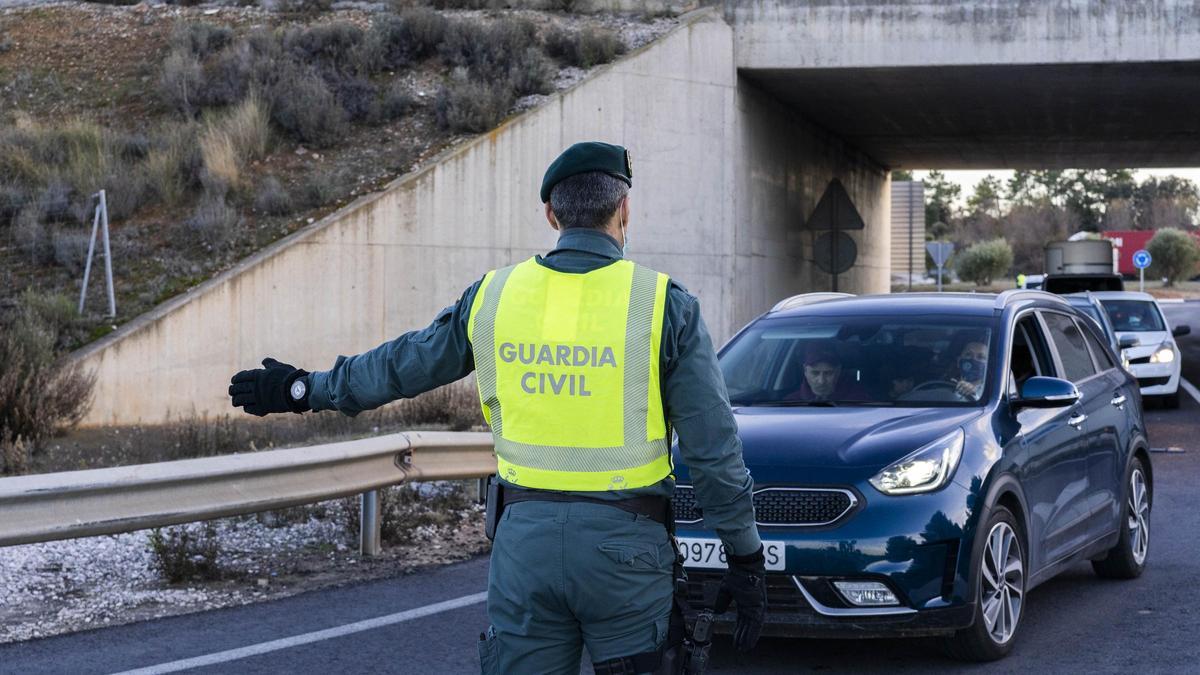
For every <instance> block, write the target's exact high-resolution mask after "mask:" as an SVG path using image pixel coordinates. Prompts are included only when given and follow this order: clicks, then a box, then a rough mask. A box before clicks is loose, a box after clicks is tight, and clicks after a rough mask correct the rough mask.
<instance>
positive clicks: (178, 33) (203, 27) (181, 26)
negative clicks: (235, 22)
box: [170, 21, 233, 59]
mask: <svg viewBox="0 0 1200 675" xmlns="http://www.w3.org/2000/svg"><path fill="white" fill-rule="evenodd" d="M232 42H233V29H232V28H229V27H228V26H215V25H213V24H211V23H206V22H203V21H197V22H187V23H178V24H176V25H175V27H174V28H173V29H172V30H171V38H170V45H171V51H172V52H177V53H184V54H191V55H193V56H195V57H197V58H200V59H203V58H204V57H206V56H208V55H209V54H214V53H216V52H219V51H221V50H222V49H224V48H225V47H227V46H229V45H230V44H231V43H232Z"/></svg>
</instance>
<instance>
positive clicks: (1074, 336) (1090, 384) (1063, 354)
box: [1040, 310, 1115, 555]
mask: <svg viewBox="0 0 1200 675" xmlns="http://www.w3.org/2000/svg"><path fill="white" fill-rule="evenodd" d="M1040 314H1041V315H1042V320H1043V322H1044V325H1045V327H1046V334H1047V335H1048V336H1049V337H1050V344H1051V346H1053V348H1054V352H1055V355H1056V356H1057V359H1056V360H1057V363H1058V366H1059V373H1060V375H1059V377H1061V378H1063V379H1065V380H1070V381H1071V382H1072V383H1073V384H1074V385H1075V386H1076V387H1078V388H1079V394H1080V397H1079V401H1078V402H1077V403H1076V404H1075V405H1074V406H1071V408H1070V415H1069V417H1068V418H1067V425H1068V426H1069V427H1070V428H1071V429H1073V431H1074V433H1075V434H1076V436H1077V438H1078V443H1079V445H1080V448H1079V450H1078V451H1077V452H1078V455H1079V464H1080V466H1079V473H1080V474H1082V481H1081V482H1078V483H1077V482H1076V481H1079V480H1080V479H1079V478H1078V474H1077V475H1075V476H1074V477H1073V478H1072V481H1071V482H1068V483H1065V484H1064V486H1063V490H1064V493H1063V495H1062V496H1063V498H1064V499H1065V500H1067V501H1069V502H1070V503H1071V504H1072V505H1073V507H1072V508H1073V509H1075V510H1076V511H1077V512H1078V514H1079V517H1080V518H1081V519H1082V522H1081V523H1079V524H1078V526H1075V524H1073V526H1072V528H1071V532H1070V535H1069V536H1068V537H1066V540H1065V541H1064V542H1063V544H1064V547H1065V548H1064V550H1063V551H1061V552H1060V553H1061V554H1063V555H1065V554H1067V553H1070V552H1072V551H1073V550H1074V549H1076V548H1078V547H1080V546H1083V545H1085V544H1087V543H1088V541H1090V540H1091V537H1092V536H1093V530H1094V525H1095V519H1096V508H1097V495H1096V493H1097V491H1102V490H1104V489H1107V488H1108V481H1107V480H1104V481H1100V483H1099V484H1098V485H1097V484H1096V483H1095V482H1094V481H1093V476H1092V475H1091V474H1090V473H1089V465H1090V463H1091V461H1092V457H1093V456H1094V455H1097V454H1103V453H1104V452H1105V450H1106V448H1107V449H1108V450H1110V451H1111V450H1112V448H1113V447H1115V446H1114V444H1113V443H1112V442H1111V440H1106V437H1107V434H1106V433H1105V428H1106V425H1107V426H1108V428H1110V429H1111V425H1109V423H1110V422H1111V417H1110V416H1109V414H1108V411H1109V410H1110V409H1111V408H1112V405H1111V404H1110V401H1111V400H1112V398H1113V396H1112V386H1111V384H1110V382H1109V381H1108V379H1107V378H1106V377H1105V376H1104V375H1103V374H1102V373H1098V372H1097V371H1096V365H1095V362H1094V361H1093V360H1092V355H1091V352H1090V351H1089V350H1088V347H1087V342H1086V341H1085V339H1084V337H1083V331H1082V330H1081V329H1080V327H1079V324H1078V323H1076V320H1075V318H1074V317H1072V316H1070V315H1068V314H1065V313H1060V312H1055V311H1048V310H1043V311H1041V312H1040Z"/></svg>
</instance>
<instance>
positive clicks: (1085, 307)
mask: <svg viewBox="0 0 1200 675" xmlns="http://www.w3.org/2000/svg"><path fill="white" fill-rule="evenodd" d="M1071 304H1072V305H1074V307H1075V309H1077V310H1079V311H1081V312H1083V313H1084V314H1087V315H1088V318H1089V319H1091V320H1092V321H1094V322H1095V323H1096V326H1097V327H1099V328H1100V332H1102V333H1103V332H1104V321H1102V320H1101V319H1100V312H1098V311H1096V306H1095V305H1093V304H1092V303H1090V302H1089V303H1087V304H1078V305H1077V304H1075V303H1073V302H1072V303H1071Z"/></svg>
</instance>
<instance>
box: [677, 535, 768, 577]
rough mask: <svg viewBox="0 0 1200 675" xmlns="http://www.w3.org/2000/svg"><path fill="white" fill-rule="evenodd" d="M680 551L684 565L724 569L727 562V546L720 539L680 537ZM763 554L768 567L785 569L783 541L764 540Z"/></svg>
mask: <svg viewBox="0 0 1200 675" xmlns="http://www.w3.org/2000/svg"><path fill="white" fill-rule="evenodd" d="M679 552H680V553H682V554H683V566H684V567H697V568H702V569H718V570H723V569H725V568H726V567H728V565H726V563H725V546H724V544H722V543H721V541H720V540H719V539H701V538H699V537H679ZM763 555H764V556H765V557H766V559H767V569H768V570H769V571H773V572H782V571H783V562H784V555H783V542H782V541H764V542H763Z"/></svg>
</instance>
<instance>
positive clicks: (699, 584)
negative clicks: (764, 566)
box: [687, 570, 808, 612]
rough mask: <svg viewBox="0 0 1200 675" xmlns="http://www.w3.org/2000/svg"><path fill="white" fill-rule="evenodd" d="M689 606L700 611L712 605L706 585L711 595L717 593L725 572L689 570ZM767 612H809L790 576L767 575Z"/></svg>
mask: <svg viewBox="0 0 1200 675" xmlns="http://www.w3.org/2000/svg"><path fill="white" fill-rule="evenodd" d="M687 575H688V604H689V605H691V606H692V607H693V608H696V609H700V608H702V607H708V606H710V605H711V604H712V600H713V599H712V598H711V597H708V598H706V597H705V590H704V586H705V584H709V585H711V586H712V590H711V591H709V594H710V595H711V594H712V593H715V592H716V588H717V587H718V586H720V584H721V577H723V576H725V572H724V571H718V572H697V571H693V570H688V573H687ZM766 578H767V610H768V611H771V612H797V611H805V610H808V603H807V602H805V601H804V596H803V595H800V591H798V590H796V584H795V582H793V581H792V577H791V575H789V574H767V575H766Z"/></svg>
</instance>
